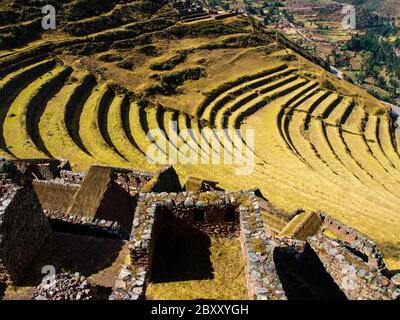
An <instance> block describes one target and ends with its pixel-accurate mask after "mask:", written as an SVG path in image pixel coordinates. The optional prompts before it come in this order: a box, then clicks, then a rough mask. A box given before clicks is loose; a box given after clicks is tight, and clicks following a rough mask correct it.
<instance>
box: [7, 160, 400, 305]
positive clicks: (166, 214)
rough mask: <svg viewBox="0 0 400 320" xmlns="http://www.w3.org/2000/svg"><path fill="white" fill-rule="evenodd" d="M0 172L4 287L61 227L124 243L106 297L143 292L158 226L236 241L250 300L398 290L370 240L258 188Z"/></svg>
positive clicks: (397, 293)
mask: <svg viewBox="0 0 400 320" xmlns="http://www.w3.org/2000/svg"><path fill="white" fill-rule="evenodd" d="M0 174H1V182H0V282H1V283H2V285H3V286H5V285H10V284H18V283H19V282H20V280H21V279H23V278H24V274H25V272H26V270H27V267H28V266H29V264H30V263H31V262H32V260H33V259H34V258H35V256H36V255H38V254H39V253H40V252H41V250H45V249H44V247H43V245H42V244H43V243H44V241H46V239H47V238H48V237H50V236H51V235H52V234H53V233H55V232H63V233H72V234H80V235H95V236H96V237H112V238H117V239H122V240H124V241H127V243H128V257H127V259H125V263H124V264H123V265H122V268H121V270H120V272H119V274H118V275H117V276H116V281H115V284H114V286H113V289H112V293H111V295H110V297H109V298H110V299H113V300H116V299H117V300H120V299H121V300H125V299H126V300H137V299H146V297H147V294H146V290H147V288H148V285H149V283H151V282H152V281H153V278H154V273H153V271H154V270H153V269H154V263H155V262H154V257H156V256H157V255H158V254H159V253H160V252H159V251H158V250H161V249H160V248H161V247H160V246H159V245H157V243H159V242H158V239H159V238H160V234H162V233H163V230H174V231H173V232H178V233H179V232H186V230H192V231H193V230H194V231H195V233H193V234H196V235H197V236H203V237H210V236H212V237H216V238H237V239H238V240H239V241H240V244H241V257H242V259H243V262H244V265H245V278H246V284H247V292H248V298H249V299H257V300H285V299H385V300H390V299H399V297H400V289H399V286H398V285H399V283H398V281H396V279H397V278H398V275H397V276H394V277H392V278H390V276H389V274H388V271H387V269H386V266H385V263H384V260H383V254H382V253H381V252H380V251H379V248H378V246H377V244H376V243H375V242H374V241H372V240H371V239H369V238H368V237H367V236H365V235H363V234H362V233H360V232H358V231H357V230H355V229H352V228H350V227H348V226H346V225H344V224H343V223H341V222H340V221H338V220H336V219H334V218H332V217H330V216H329V215H328V214H326V213H322V212H314V213H310V212H303V211H302V210H297V211H295V212H293V213H289V212H285V211H284V210H281V209H278V208H275V207H274V206H273V205H272V204H271V203H269V202H268V201H267V200H266V199H263V197H262V194H260V192H259V191H258V190H227V191H224V190H216V189H214V188H215V185H216V182H210V181H202V180H201V179H199V178H195V177H191V178H190V179H189V180H188V181H189V182H191V183H192V184H194V186H195V187H196V188H194V189H195V190H196V191H183V189H182V187H181V185H180V182H179V179H178V176H177V174H176V173H175V171H174V169H173V167H166V168H164V169H163V170H161V171H159V172H146V171H141V170H136V169H124V168H114V167H104V166H92V167H91V168H90V169H89V171H88V172H87V173H77V172H73V171H70V170H69V168H68V162H67V161H58V160H49V161H47V162H46V161H44V160H40V161H39V160H26V161H21V160H18V161H7V160H4V159H2V160H1V161H0ZM194 182H196V183H194ZM204 186H206V187H204ZM189 189H190V188H189ZM332 235H333V236H332Z"/></svg>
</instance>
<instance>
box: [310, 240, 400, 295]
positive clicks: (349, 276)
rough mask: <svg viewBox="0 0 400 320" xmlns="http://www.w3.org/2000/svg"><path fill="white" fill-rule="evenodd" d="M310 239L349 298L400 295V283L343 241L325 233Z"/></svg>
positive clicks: (327, 269)
mask: <svg viewBox="0 0 400 320" xmlns="http://www.w3.org/2000/svg"><path fill="white" fill-rule="evenodd" d="M307 242H308V243H309V244H310V246H311V248H312V249H313V250H314V252H315V253H316V254H317V255H318V257H319V259H320V260H321V262H322V264H323V265H324V267H325V269H326V271H327V272H328V273H329V274H330V275H331V277H332V278H333V280H334V281H335V282H336V284H337V285H338V286H339V287H340V289H341V290H342V291H343V292H344V294H345V295H346V296H347V298H348V299H352V300H370V299H371V300H390V299H400V288H399V287H397V286H396V285H395V284H394V283H393V282H392V281H391V280H390V279H388V278H387V277H385V276H383V275H382V274H381V273H380V272H379V271H373V270H371V269H370V268H369V266H368V264H366V263H365V262H364V261H363V260H362V259H361V258H360V257H358V256H356V255H354V254H353V253H351V252H350V251H349V250H348V249H347V248H346V247H344V246H343V245H341V244H340V242H338V241H335V240H333V239H330V238H327V237H325V236H322V235H319V236H314V237H310V238H308V240H307Z"/></svg>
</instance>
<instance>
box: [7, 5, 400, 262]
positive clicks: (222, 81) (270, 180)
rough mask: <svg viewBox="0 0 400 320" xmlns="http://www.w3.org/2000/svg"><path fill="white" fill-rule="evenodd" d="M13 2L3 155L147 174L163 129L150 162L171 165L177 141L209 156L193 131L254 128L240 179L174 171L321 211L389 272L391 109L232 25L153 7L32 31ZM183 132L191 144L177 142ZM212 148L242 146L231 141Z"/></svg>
mask: <svg viewBox="0 0 400 320" xmlns="http://www.w3.org/2000/svg"><path fill="white" fill-rule="evenodd" d="M9 2H11V3H12V5H13V6H10V3H9ZM92 2H93V3H94V2H95V3H97V4H98V7H95V9H93V8H91V7H90V6H89V7H87V6H88V4H90V3H92ZM21 3H22V4H21ZM25 3H30V1H25V2H24V1H2V2H1V6H2V7H4V9H3V11H1V12H0V15H7V14H11V13H9V12H11V11H12V12H14V14H15V16H14V17H10V18H9V20H8V24H7V22H6V23H4V25H3V26H0V39H1V41H2V46H3V49H4V50H1V51H0V103H1V112H0V129H1V130H0V132H1V135H0V149H1V156H5V157H8V158H44V157H56V158H64V159H65V158H68V159H70V161H71V164H72V166H73V168H74V169H77V170H87V168H88V167H89V166H90V165H91V164H94V163H98V164H107V165H113V166H119V167H139V168H143V169H153V168H154V167H155V166H160V165H159V164H150V163H149V162H148V161H147V159H146V156H145V154H146V152H147V150H148V148H149V146H150V142H149V141H148V140H147V139H146V134H147V133H148V132H149V130H151V129H155V128H161V129H163V130H165V131H166V134H165V136H164V137H163V138H162V139H160V140H158V141H157V143H158V151H159V153H160V154H164V153H169V154H170V153H172V155H173V156H172V159H171V160H172V161H171V162H172V163H174V162H176V160H177V157H179V153H180V151H178V150H177V149H179V150H180V148H179V147H180V146H181V145H182V144H184V143H185V141H186V142H189V144H190V146H191V149H194V150H195V151H194V152H195V153H196V154H199V153H200V151H199V150H201V149H202V148H205V147H206V148H208V143H207V142H204V140H205V137H204V135H202V134H201V130H202V129H204V128H217V129H222V128H236V129H239V128H241V129H243V130H247V129H252V130H254V154H255V159H254V162H255V166H254V170H253V171H252V172H251V173H250V174H248V175H236V174H235V169H237V168H240V166H237V165H234V164H201V165H198V164H187V165H183V164H175V165H174V167H175V168H176V170H177V172H178V173H179V174H180V176H181V178H184V177H186V176H187V175H195V176H201V177H204V178H206V179H210V180H213V181H219V182H220V185H221V187H223V188H230V189H252V188H259V189H260V190H261V192H262V193H263V195H264V196H265V197H266V198H267V199H268V200H270V201H271V202H272V203H273V204H275V205H276V206H278V207H281V208H283V209H286V210H289V211H294V210H296V209H298V208H303V209H305V210H307V211H309V210H315V211H325V212H327V213H329V214H331V215H332V216H334V217H336V218H338V219H340V220H341V221H343V222H344V223H347V224H349V225H350V226H352V227H355V228H357V229H358V230H360V231H361V232H364V233H366V234H367V235H369V236H371V238H373V239H374V240H376V241H377V242H378V243H379V244H380V246H381V248H382V250H383V252H384V253H385V254H386V262H387V263H388V265H389V267H390V268H393V269H396V268H397V269H398V268H399V267H400V257H399V255H400V243H399V239H398V234H399V228H400V214H399V213H398V208H399V205H400V197H399V195H398V193H397V190H399V187H400V156H399V150H398V142H399V139H400V137H398V136H397V135H395V134H394V130H393V123H392V120H391V117H390V109H389V108H388V107H387V106H385V105H383V104H382V103H380V102H379V101H378V100H377V99H375V98H374V97H372V96H370V95H369V94H367V93H366V92H365V91H364V90H363V89H362V88H359V87H356V86H354V85H352V84H350V83H348V82H345V81H343V80H340V79H338V78H336V77H335V76H334V75H332V74H330V73H328V72H327V71H326V70H324V69H323V68H322V66H321V65H322V63H320V60H319V59H317V58H314V57H311V56H307V55H306V54H305V53H303V52H302V50H301V49H299V48H297V47H296V46H294V45H293V44H292V43H290V42H289V41H288V40H286V38H285V37H283V36H282V35H281V34H280V33H276V32H275V31H274V30H270V29H264V28H263V27H261V26H260V25H258V24H257V23H255V22H253V21H251V20H250V19H249V18H246V17H244V16H241V15H238V16H234V17H229V18H226V19H221V20H215V19H214V18H209V19H203V20H198V21H193V22H186V23H184V22H181V21H179V18H178V16H177V14H176V13H175V11H174V10H173V9H172V8H171V7H170V6H169V5H167V4H166V3H163V2H162V1H157V2H153V1H84V0H78V1H76V0H75V1H63V2H62V3H63V4H62V5H61V6H59V8H60V11H59V12H58V15H59V16H60V21H59V22H58V25H59V27H58V28H57V30H55V31H51V32H41V33H37V32H35V30H37V29H35V28H37V24H36V23H37V19H38V17H39V16H40V15H39V14H37V12H36V13H35V11H34V12H33V13H32V14H31V15H27V16H23V15H22V14H21V13H20V12H22V11H20V10H18V8H24V6H25ZM10 8H16V9H15V10H10ZM89 8H90V9H89ZM21 10H22V9H21ZM7 12H8V13H7ZM39 13H40V12H39ZM62 17H63V18H62ZM1 21H2V22H3V21H5V20H3V19H1ZM20 35H23V36H20ZM311 60H313V62H312V61H311ZM319 64H321V65H319ZM171 120H174V121H176V123H177V127H176V128H170V127H169V124H170V121H171ZM184 129H192V130H193V131H191V132H192V135H189V136H186V137H182V136H178V138H177V140H176V141H175V140H174V139H173V136H174V133H175V134H176V133H178V134H179V133H180V132H182V131H183V130H184ZM235 134H237V133H235ZM218 139H220V141H221V144H222V145H229V144H231V141H232V139H236V141H237V140H238V139H239V141H240V146H241V147H242V150H244V151H251V150H250V149H252V147H251V146H247V145H245V141H244V138H243V137H242V136H240V135H239V136H230V137H218ZM218 145H219V144H218ZM166 148H168V150H167V149H166ZM213 148H214V149H215V150H214V151H215V153H217V154H218V153H221V156H222V158H223V159H225V157H226V158H228V157H229V154H223V152H221V151H220V150H218V148H216V147H215V145H213ZM173 151H176V152H173Z"/></svg>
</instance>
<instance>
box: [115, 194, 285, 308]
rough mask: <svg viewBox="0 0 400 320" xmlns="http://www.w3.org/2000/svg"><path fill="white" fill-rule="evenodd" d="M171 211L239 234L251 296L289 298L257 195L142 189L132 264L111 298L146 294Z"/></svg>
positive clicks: (132, 240)
mask: <svg viewBox="0 0 400 320" xmlns="http://www.w3.org/2000/svg"><path fill="white" fill-rule="evenodd" d="M199 212H201V214H200V215H199ZM227 212H228V215H227ZM171 214H172V215H173V217H174V218H177V219H181V220H184V221H185V222H189V223H191V224H192V225H193V226H195V227H197V228H199V229H201V230H203V231H204V232H206V233H208V234H211V235H216V234H217V233H218V232H220V234H219V236H231V237H232V236H239V239H240V241H241V244H242V253H243V258H244V261H245V263H246V271H245V273H246V279H247V284H248V290H249V298H250V299H286V296H285V293H284V291H283V288H282V285H281V283H280V280H279V277H278V275H277V273H276V269H275V265H274V261H273V250H274V246H275V244H274V243H273V242H271V241H269V240H268V239H267V236H266V234H265V230H264V224H263V221H262V218H261V213H260V207H259V205H258V202H257V198H256V196H255V195H254V193H252V192H239V191H237V192H236V191H227V192H204V193H192V192H181V193H165V192H163V193H140V194H139V199H138V205H137V208H136V212H135V217H134V220H133V223H132V225H133V228H132V233H131V237H130V244H129V251H130V264H129V265H125V266H124V267H123V268H122V270H121V273H120V275H119V278H118V280H117V282H116V284H115V288H114V291H113V294H112V295H111V296H110V299H122V300H123V299H129V300H130V299H144V298H145V296H146V284H147V283H148V281H150V280H151V265H152V257H153V254H154V243H155V239H156V237H157V229H158V227H159V226H160V225H162V224H163V223H165V220H167V219H168V215H171ZM199 217H202V219H201V221H199ZM227 218H228V219H227ZM211 225H213V226H218V225H219V227H217V229H212V228H211ZM223 225H225V226H230V227H221V226H223ZM214 228H215V227H214Z"/></svg>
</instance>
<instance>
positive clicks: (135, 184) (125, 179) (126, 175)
mask: <svg viewBox="0 0 400 320" xmlns="http://www.w3.org/2000/svg"><path fill="white" fill-rule="evenodd" d="M153 177H154V174H153V173H150V172H146V171H141V170H119V171H115V172H114V173H113V175H112V180H113V181H114V182H116V183H117V184H118V185H120V186H121V187H122V188H124V189H125V190H126V191H128V192H129V193H130V195H132V196H133V195H135V194H136V193H137V192H139V190H141V189H142V188H143V186H144V185H145V184H146V183H148V182H149V181H150V180H151V179H152V178H153Z"/></svg>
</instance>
